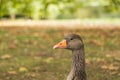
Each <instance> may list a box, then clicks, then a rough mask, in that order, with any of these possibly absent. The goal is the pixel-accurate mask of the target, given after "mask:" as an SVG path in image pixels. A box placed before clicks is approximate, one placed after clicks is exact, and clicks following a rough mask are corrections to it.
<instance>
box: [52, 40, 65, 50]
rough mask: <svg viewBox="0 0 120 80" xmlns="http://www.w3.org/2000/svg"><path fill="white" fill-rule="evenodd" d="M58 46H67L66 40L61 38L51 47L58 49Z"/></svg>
mask: <svg viewBox="0 0 120 80" xmlns="http://www.w3.org/2000/svg"><path fill="white" fill-rule="evenodd" d="M58 48H67V44H66V40H62V41H61V42H59V43H58V44H56V45H55V46H54V47H53V49H58Z"/></svg>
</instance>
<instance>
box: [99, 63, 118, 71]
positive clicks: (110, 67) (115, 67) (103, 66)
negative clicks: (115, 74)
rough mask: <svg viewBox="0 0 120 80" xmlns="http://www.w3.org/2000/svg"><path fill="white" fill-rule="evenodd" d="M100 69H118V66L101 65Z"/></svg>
mask: <svg viewBox="0 0 120 80" xmlns="http://www.w3.org/2000/svg"><path fill="white" fill-rule="evenodd" d="M101 68H102V69H108V70H118V69H119V67H118V66H115V65H113V64H110V65H102V66H101Z"/></svg>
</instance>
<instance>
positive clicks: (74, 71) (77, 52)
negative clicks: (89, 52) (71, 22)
mask: <svg viewBox="0 0 120 80" xmlns="http://www.w3.org/2000/svg"><path fill="white" fill-rule="evenodd" d="M53 48H54V49H68V50H71V51H72V66H71V71H70V73H69V75H68V76H67V80H87V76H86V71H85V53H84V43H83V41H82V38H81V37H80V36H79V35H78V34H69V35H66V36H65V37H64V39H63V40H62V41H60V42H59V43H58V44H56V45H54V46H53Z"/></svg>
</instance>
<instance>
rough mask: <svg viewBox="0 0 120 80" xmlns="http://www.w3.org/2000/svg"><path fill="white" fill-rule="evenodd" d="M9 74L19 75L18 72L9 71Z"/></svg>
mask: <svg viewBox="0 0 120 80" xmlns="http://www.w3.org/2000/svg"><path fill="white" fill-rule="evenodd" d="M8 74H10V75H16V74H18V73H17V72H16V71H8Z"/></svg>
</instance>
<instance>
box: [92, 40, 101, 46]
mask: <svg viewBox="0 0 120 80" xmlns="http://www.w3.org/2000/svg"><path fill="white" fill-rule="evenodd" d="M90 43H91V44H94V45H96V46H102V44H101V42H99V41H97V40H90Z"/></svg>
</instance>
